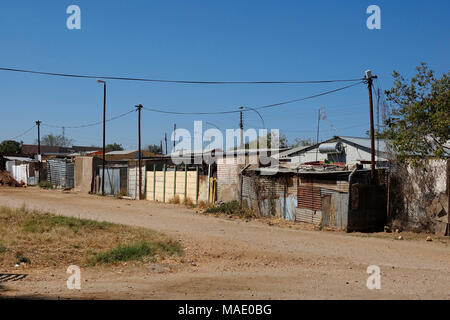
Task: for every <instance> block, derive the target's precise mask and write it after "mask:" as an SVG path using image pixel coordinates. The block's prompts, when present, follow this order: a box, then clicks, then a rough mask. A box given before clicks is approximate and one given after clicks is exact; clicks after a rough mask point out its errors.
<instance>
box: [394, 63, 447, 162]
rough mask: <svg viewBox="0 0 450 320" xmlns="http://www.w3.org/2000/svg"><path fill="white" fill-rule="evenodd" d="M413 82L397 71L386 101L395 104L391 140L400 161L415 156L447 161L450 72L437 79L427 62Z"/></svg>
mask: <svg viewBox="0 0 450 320" xmlns="http://www.w3.org/2000/svg"><path fill="white" fill-rule="evenodd" d="M416 70H417V74H416V75H415V76H414V77H413V78H412V79H411V81H410V83H407V80H406V79H405V78H404V77H402V76H401V75H400V74H399V73H398V72H397V71H394V72H393V77H394V86H393V87H392V88H391V89H390V90H386V91H385V94H386V98H387V100H388V101H390V102H392V103H393V104H394V106H393V108H392V109H393V110H392V117H391V119H390V120H388V123H387V124H388V129H387V137H388V139H389V142H390V145H391V147H392V148H393V151H394V152H395V153H396V154H397V158H398V160H400V161H404V160H406V158H408V157H412V156H415V157H414V158H415V160H417V159H423V158H424V157H426V156H434V157H437V158H443V157H444V156H445V154H446V153H448V152H449V151H450V150H449V149H448V148H445V146H444V144H445V143H447V141H449V139H450V117H449V115H450V80H449V76H450V73H447V74H445V73H444V74H443V75H442V77H441V78H436V77H435V76H434V72H433V71H432V70H430V69H428V67H427V65H426V64H425V63H423V62H422V63H421V65H420V66H418V67H417V68H416Z"/></svg>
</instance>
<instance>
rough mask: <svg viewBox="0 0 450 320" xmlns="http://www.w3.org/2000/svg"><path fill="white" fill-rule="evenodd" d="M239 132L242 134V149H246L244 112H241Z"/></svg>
mask: <svg viewBox="0 0 450 320" xmlns="http://www.w3.org/2000/svg"><path fill="white" fill-rule="evenodd" d="M240 108H242V107H240ZM239 130H240V133H241V148H244V149H245V146H244V119H243V115H242V111H241V112H240V121H239Z"/></svg>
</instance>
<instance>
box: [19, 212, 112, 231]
mask: <svg viewBox="0 0 450 320" xmlns="http://www.w3.org/2000/svg"><path fill="white" fill-rule="evenodd" d="M111 225H112V224H111V223H109V222H99V221H94V220H88V219H77V218H72V217H63V216H54V215H51V214H39V215H33V216H31V217H30V218H28V219H27V220H26V221H25V222H24V225H23V228H24V230H25V231H27V232H38V233H42V232H48V231H50V230H51V229H53V228H55V227H65V228H69V229H71V230H73V231H74V232H77V231H79V230H80V229H82V228H88V229H91V230H98V229H105V228H107V227H109V226H111Z"/></svg>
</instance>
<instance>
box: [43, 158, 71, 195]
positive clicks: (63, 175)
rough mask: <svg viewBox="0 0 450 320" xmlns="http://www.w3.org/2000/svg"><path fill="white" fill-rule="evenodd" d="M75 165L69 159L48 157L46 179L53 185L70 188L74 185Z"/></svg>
mask: <svg viewBox="0 0 450 320" xmlns="http://www.w3.org/2000/svg"><path fill="white" fill-rule="evenodd" d="M74 173H75V165H74V162H73V161H72V160H71V159H48V160H47V181H49V182H50V183H51V184H52V185H53V186H55V187H59V188H64V189H72V188H73V187H74V186H75V179H74Z"/></svg>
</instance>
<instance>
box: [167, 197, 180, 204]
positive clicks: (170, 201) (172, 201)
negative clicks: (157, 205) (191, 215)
mask: <svg viewBox="0 0 450 320" xmlns="http://www.w3.org/2000/svg"><path fill="white" fill-rule="evenodd" d="M169 203H170V204H180V197H179V196H178V195H175V196H174V197H173V198H172V199H170V200H169Z"/></svg>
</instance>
